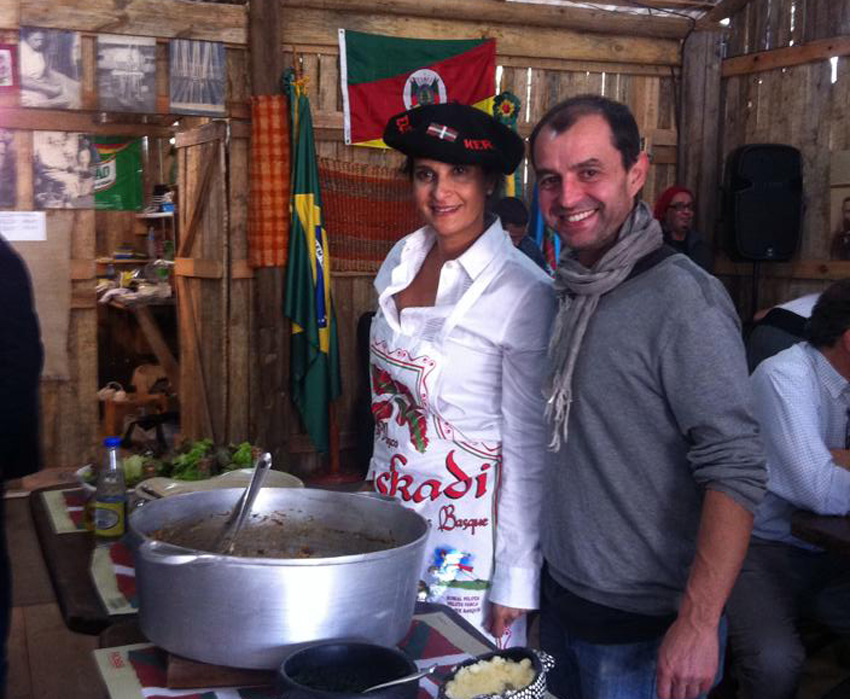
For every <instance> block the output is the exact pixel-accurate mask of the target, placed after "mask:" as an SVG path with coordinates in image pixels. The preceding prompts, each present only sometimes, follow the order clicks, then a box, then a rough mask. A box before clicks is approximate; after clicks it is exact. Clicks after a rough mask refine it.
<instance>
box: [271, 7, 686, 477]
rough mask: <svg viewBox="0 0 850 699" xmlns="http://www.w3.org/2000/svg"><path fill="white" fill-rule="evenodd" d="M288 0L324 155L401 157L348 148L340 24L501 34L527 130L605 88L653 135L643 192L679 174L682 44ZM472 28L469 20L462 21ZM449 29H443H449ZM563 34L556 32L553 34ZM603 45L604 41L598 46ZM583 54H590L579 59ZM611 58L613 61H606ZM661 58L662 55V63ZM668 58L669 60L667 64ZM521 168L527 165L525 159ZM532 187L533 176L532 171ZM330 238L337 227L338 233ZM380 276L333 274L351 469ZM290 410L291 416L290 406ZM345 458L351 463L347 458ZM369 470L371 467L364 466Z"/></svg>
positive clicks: (294, 438)
mask: <svg viewBox="0 0 850 699" xmlns="http://www.w3.org/2000/svg"><path fill="white" fill-rule="evenodd" d="M290 2H291V0H284V2H283V16H284V17H283V20H284V22H285V24H284V31H283V34H284V47H285V54H284V59H285V65H286V67H291V66H293V65H296V66H297V68H298V69H300V70H301V71H302V73H303V75H304V76H306V77H307V78H308V87H309V91H310V99H311V106H312V110H313V122H314V125H315V127H316V139H317V146H316V149H317V153H318V155H319V156H320V157H327V158H334V159H338V160H344V161H350V162H358V163H365V164H372V165H376V166H380V167H388V168H395V167H399V166H401V164H402V157H401V156H400V155H399V154H398V153H396V152H394V151H390V150H382V149H375V148H362V147H351V146H346V145H345V143H344V142H343V136H342V123H343V117H342V98H341V92H340V86H339V50H338V47H337V44H336V41H337V38H336V29H337V28H338V27H346V28H351V29H358V30H363V31H372V32H377V33H386V34H392V35H396V36H412V37H420V38H428V37H441V38H447V37H449V36H458V37H462V36H467V37H468V36H481V35H485V34H486V35H488V36H489V35H497V51H498V55H497V59H496V61H497V64H498V65H499V66H501V70H500V75H501V82H500V85H499V91H503V90H510V91H511V92H513V93H515V94H516V95H517V96H519V97H520V99H521V100H522V102H523V111H522V115H521V118H520V120H519V130H520V132H521V133H522V134H523V135H528V134H529V133H530V132H531V129H532V128H533V126H534V124H535V123H536V122H537V121H538V120H539V118H540V117H541V116H543V114H544V113H545V112H546V110H548V109H549V108H550V107H551V106H553V105H554V104H556V103H558V102H559V101H561V100H564V99H567V98H568V97H572V96H575V95H579V94H583V93H594V94H602V95H606V96H608V97H611V98H612V99H616V100H619V101H621V102H625V103H626V104H628V105H629V106H630V107H631V109H632V111H633V112H634V113H635V117H636V119H637V121H638V126H639V127H640V130H641V134H642V135H643V136H644V137H645V138H646V141H647V148H648V151H649V152H650V154H651V157H652V161H653V165H652V168H651V170H650V175H649V179H648V181H647V185H646V187H645V188H644V198H645V199H646V200H647V201H649V202H650V203H653V202H654V201H655V198H656V196H657V194H658V193H660V192H661V191H663V190H664V189H665V188H666V187H668V186H670V185H672V184H673V183H674V182H675V179H676V158H677V153H676V144H677V137H676V115H675V100H676V91H677V90H678V89H679V85H678V63H679V52H678V42H670V41H669V40H652V39H645V38H641V39H636V38H628V39H621V38H620V37H616V38H611V39H608V40H607V41H606V38H602V37H600V36H598V35H585V36H584V38H583V39H582V42H581V43H579V44H578V45H577V46H576V45H574V46H572V47H569V41H568V39H569V37H570V36H572V35H571V34H570V32H568V31H559V32H558V36H559V37H563V38H561V39H559V40H557V41H554V40H553V41H552V42H546V41H543V40H541V37H540V30H539V28H536V27H535V28H529V27H523V26H521V25H515V26H503V27H500V28H499V29H498V30H494V29H493V27H491V26H489V25H487V26H485V25H483V24H482V25H471V24H469V23H466V26H460V27H458V26H456V25H452V24H450V23H446V22H440V21H435V20H430V19H428V20H425V19H421V18H416V17H405V18H401V19H402V20H403V21H400V19H399V18H391V17H386V16H380V15H377V14H376V15H373V16H364V15H354V14H346V13H341V12H322V11H320V10H315V9H310V10H304V9H300V10H294V9H292V8H290V7H288V6H287V5H288V4H289V3H290ZM461 25H463V23H461ZM440 32H442V34H441V33H440ZM553 39H554V36H553ZM622 42H625V43H626V44H627V45H629V46H630V47H631V48H632V49H634V51H635V53H634V60H635V62H633V63H625V62H622V61H620V62H611V59H612V57H613V56H619V53H616V52H615V53H614V54H612V53H611V45H623V44H622ZM589 47H595V48H589ZM575 56H581V57H582V59H581V60H578V59H576V58H575ZM606 59H608V60H607V61H606ZM652 61H662V63H653V62H652ZM665 62H666V63H665ZM521 167H523V168H524V169H525V168H526V166H525V164H523V165H522V166H521ZM527 173H528V174H527V177H528V190H529V191H530V190H531V188H532V186H533V179H534V178H533V173H532V172H531V169H530V167H528V168H527ZM328 233H329V236H333V234H334V232H333V231H329V232H328ZM372 280H373V277H372V275H371V274H368V273H354V272H352V273H344V274H336V275H334V277H333V294H334V299H335V305H336V313H337V322H338V325H339V342H340V356H341V364H342V367H341V368H342V376H343V382H344V393H343V396H342V398H341V399H340V401H339V404H338V406H337V415H338V420H339V425H340V431H341V445H342V448H343V461H344V463H343V465H344V466H349V467H350V466H352V465H353V464H352V463H351V461H350V460H351V459H352V458H353V453H352V452H351V450H350V448H351V447H352V446H353V445H354V440H355V438H356V432H357V414H356V402H357V400H358V396H362V395H364V393H368V383H367V382H368V377H366V376H364V372H363V371H362V367H361V366H360V365H359V364H358V354H357V348H356V342H355V341H356V328H357V322H358V320H359V318H360V316H361V315H362V314H363V313H366V312H368V311H372V310H374V308H375V304H376V298H375V294H374V291H373V287H372ZM290 414H291V413H290ZM285 424H288V425H290V426H291V427H290V431H291V433H290V438H289V451H290V453H291V454H292V459H293V462H292V463H293V466H294V469H295V470H296V471H298V472H301V473H309V472H310V471H312V470H314V469H315V468H317V467H318V466H319V465H320V461H319V460H318V459H317V458H315V456H314V455H312V447H311V446H310V444H309V441H308V440H307V439H306V437H305V435H303V434H301V433H300V426H299V425H298V421H297V418H296V417H295V416H294V415H293V416H292V417H291V418H290V419H287V420H286V423H285ZM346 460H348V461H347V462H346ZM359 465H360V466H361V467H364V468H365V464H359Z"/></svg>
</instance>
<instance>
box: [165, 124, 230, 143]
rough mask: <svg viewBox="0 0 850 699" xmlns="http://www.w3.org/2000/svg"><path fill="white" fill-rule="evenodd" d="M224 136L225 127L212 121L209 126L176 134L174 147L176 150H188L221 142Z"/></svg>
mask: <svg viewBox="0 0 850 699" xmlns="http://www.w3.org/2000/svg"><path fill="white" fill-rule="evenodd" d="M226 136H227V126H226V125H225V124H224V123H223V122H221V121H212V122H210V123H209V124H204V125H202V126H198V127H197V128H194V129H190V130H189V131H182V132H180V133H178V134H177V135H176V136H175V137H174V145H175V147H176V148H188V147H189V146H197V145H200V144H201V143H209V142H210V141H221V140H222V139H224V138H225V137H226Z"/></svg>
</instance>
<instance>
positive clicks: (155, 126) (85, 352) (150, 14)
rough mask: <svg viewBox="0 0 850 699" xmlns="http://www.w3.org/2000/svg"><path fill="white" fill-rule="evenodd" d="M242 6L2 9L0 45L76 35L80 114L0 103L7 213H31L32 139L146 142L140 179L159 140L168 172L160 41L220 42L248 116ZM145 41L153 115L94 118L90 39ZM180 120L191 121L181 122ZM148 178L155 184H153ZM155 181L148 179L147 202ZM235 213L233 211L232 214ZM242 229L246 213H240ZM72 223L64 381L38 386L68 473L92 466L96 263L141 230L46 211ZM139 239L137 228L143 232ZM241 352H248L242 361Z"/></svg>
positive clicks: (29, 5) (64, 0) (55, 452)
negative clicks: (9, 132)
mask: <svg viewBox="0 0 850 699" xmlns="http://www.w3.org/2000/svg"><path fill="white" fill-rule="evenodd" d="M245 16H246V15H245V8H244V7H243V6H235V5H234V6H230V5H227V6H215V7H214V8H213V7H210V6H207V5H202V4H199V3H195V2H189V1H188V0H129V1H127V2H121V3H114V2H112V1H111V0H86V2H77V1H75V0H59V1H58V2H55V1H53V0H0V41H2V42H5V43H14V44H16V43H18V31H19V27H20V26H21V25H23V26H40V27H47V28H55V29H65V30H72V31H79V32H81V33H82V37H81V53H82V59H83V66H82V69H83V70H82V97H83V105H82V109H80V110H75V111H67V110H47V109H26V108H22V107H20V103H19V99H18V95H17V94H12V95H4V96H3V97H2V99H0V107H2V110H0V128H8V129H14V130H15V145H16V152H17V179H18V182H17V186H18V190H17V191H18V196H17V201H16V205H15V207H14V208H15V209H18V210H30V209H32V208H33V191H32V168H31V163H32V133H33V130H56V131H80V132H83V133H94V134H103V135H134V136H148V137H150V138H151V144H152V146H151V148H150V149H149V152H150V153H151V154H152V155H151V157H150V159H149V161H148V163H147V168H146V175H147V174H148V173H149V172H151V171H153V172H154V173H158V171H159V170H160V161H159V155H158V153H159V150H160V149H159V148H157V147H156V146H154V145H153V144H154V143H155V139H160V138H161V139H164V143H165V147H164V149H163V151H164V153H166V155H165V162H164V163H162V166H163V169H164V171H165V172H166V173H167V171H168V166H169V162H170V161H169V160H168V155H167V151H168V148H167V139H168V138H169V137H170V135H171V123H172V122H173V121H174V120H175V117H174V116H173V115H171V114H169V113H168V63H167V56H168V38H169V37H174V36H180V37H182V38H196V39H206V40H218V41H224V42H226V45H227V61H228V112H229V114H230V115H231V116H234V117H244V116H246V115H247V114H248V106H247V100H248V95H249V82H248V80H247V79H246V51H245V41H246V22H245ZM98 32H103V33H113V34H127V35H138V36H153V37H155V38H157V40H158V41H157V54H156V55H157V83H158V85H157V113H156V114H154V115H129V114H117V113H103V112H99V111H98V110H97V91H96V84H95V69H94V60H95V54H96V51H95V42H96V33H98ZM188 121H192V120H191V119H189V120H188ZM153 178H155V179H153ZM153 181H159V177H158V174H154V175H151V176H150V177H146V180H145V187H146V189H145V193H146V195H148V194H150V185H151V184H152V182H153ZM231 208H233V207H231ZM241 215H242V218H243V221H244V213H242V214H241ZM52 216H72V217H73V229H72V230H73V233H72V242H71V257H72V264H71V284H72V301H71V318H70V330H69V337H68V355H69V369H70V375H69V378H68V379H67V380H61V381H60V380H45V381H43V382H42V390H41V396H42V424H43V434H42V448H43V456H44V462H45V465H47V466H62V467H69V466H75V465H79V464H80V463H83V462H85V461H87V460H89V459H91V458H92V457H93V455H94V453H95V450H96V447H97V442H98V437H99V434H98V431H99V430H98V405H97V398H96V391H97V388H98V359H97V328H98V323H97V312H96V308H95V294H94V284H95V282H94V274H95V265H94V259H95V257H96V256H98V255H103V254H108V253H110V252H111V251H112V250H113V249H114V248H115V246H116V245H117V244H118V243H120V242H135V241H137V240H140V238H137V237H136V235H135V234H136V233H138V232H139V228H140V226H139V225H138V224H137V223H136V221H135V215H134V214H133V213H132V212H95V211H92V210H89V211H84V210H78V211H67V212H51V213H49V214H48V219H50V217H52ZM141 230H142V232H143V231H144V226H141ZM247 351H248V350H247V349H246V350H245V352H247Z"/></svg>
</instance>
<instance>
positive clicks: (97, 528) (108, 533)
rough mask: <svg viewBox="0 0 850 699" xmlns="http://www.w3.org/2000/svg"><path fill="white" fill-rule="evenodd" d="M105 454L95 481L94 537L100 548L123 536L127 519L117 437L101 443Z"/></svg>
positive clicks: (119, 442) (124, 487)
mask: <svg viewBox="0 0 850 699" xmlns="http://www.w3.org/2000/svg"><path fill="white" fill-rule="evenodd" d="M103 446H104V447H105V448H106V454H105V456H104V459H103V467H102V468H101V470H100V474H99V475H98V478H97V492H96V493H95V496H94V498H95V501H94V535H95V538H96V539H97V541H98V543H100V544H109V543H111V542H113V541H117V540H118V539H120V538H121V537H122V536H124V530H125V520H126V516H127V487H126V485H125V484H124V469H123V468H122V466H121V459H120V457H119V455H118V448H119V447H120V446H121V438H120V437H107V438H106V439H104V440H103Z"/></svg>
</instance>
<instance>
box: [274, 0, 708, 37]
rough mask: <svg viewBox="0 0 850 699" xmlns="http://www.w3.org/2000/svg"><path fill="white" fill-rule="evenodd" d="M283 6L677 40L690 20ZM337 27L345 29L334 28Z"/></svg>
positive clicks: (335, 3)
mask: <svg viewBox="0 0 850 699" xmlns="http://www.w3.org/2000/svg"><path fill="white" fill-rule="evenodd" d="M281 3H282V5H283V6H284V7H285V8H287V9H288V8H299V9H309V10H328V11H331V12H345V13H350V14H366V15H371V16H374V15H396V16H400V17H404V18H410V17H421V18H425V19H445V18H447V17H448V18H451V20H452V21H467V22H475V23H477V24H480V25H481V26H482V27H483V26H486V25H492V24H494V23H495V24H510V25H521V26H524V27H546V28H548V29H555V28H557V29H571V30H573V31H580V32H598V33H601V34H622V35H626V36H648V37H657V38H664V39H682V38H684V36H685V35H686V34H687V33H688V32H689V31H690V29H691V24H692V23H691V22H690V21H688V20H687V19H684V18H682V17H674V16H666V17H659V16H657V15H646V14H630V13H626V12H612V11H610V10H596V9H584V8H580V7H570V6H566V5H540V4H534V3H528V4H522V5H520V4H518V3H506V2H494V1H493V0H431V1H430V2H422V0H281ZM339 26H345V27H347V26H349V25H348V24H340V25H339Z"/></svg>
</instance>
